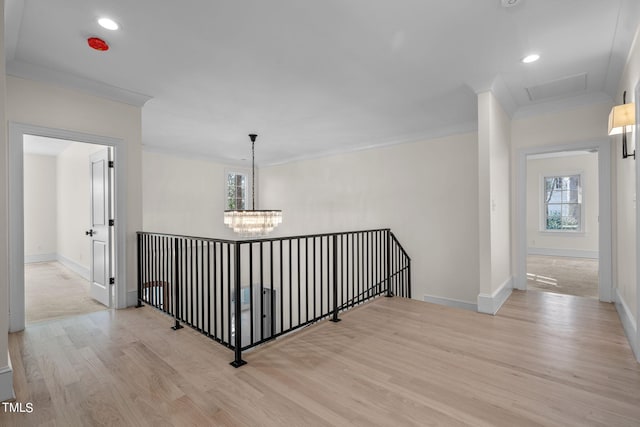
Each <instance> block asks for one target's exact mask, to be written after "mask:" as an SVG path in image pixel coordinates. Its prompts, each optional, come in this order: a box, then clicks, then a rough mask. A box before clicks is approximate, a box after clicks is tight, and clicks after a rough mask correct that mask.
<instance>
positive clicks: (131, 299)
mask: <svg viewBox="0 0 640 427" xmlns="http://www.w3.org/2000/svg"><path fill="white" fill-rule="evenodd" d="M136 305H138V291H137V290H135V291H127V307H134V306H136Z"/></svg>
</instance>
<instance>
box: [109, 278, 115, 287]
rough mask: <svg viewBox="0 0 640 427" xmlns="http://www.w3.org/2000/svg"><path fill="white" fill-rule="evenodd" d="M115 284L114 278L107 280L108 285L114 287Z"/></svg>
mask: <svg viewBox="0 0 640 427" xmlns="http://www.w3.org/2000/svg"><path fill="white" fill-rule="evenodd" d="M115 283H116V278H115V277H110V278H109V284H110V285H115Z"/></svg>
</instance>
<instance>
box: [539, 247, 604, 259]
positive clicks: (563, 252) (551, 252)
mask: <svg viewBox="0 0 640 427" xmlns="http://www.w3.org/2000/svg"><path fill="white" fill-rule="evenodd" d="M527 254H528V255H546V256H563V257H570V258H591V259H598V258H599V257H600V254H599V253H598V251H582V250H579V249H550V248H527Z"/></svg>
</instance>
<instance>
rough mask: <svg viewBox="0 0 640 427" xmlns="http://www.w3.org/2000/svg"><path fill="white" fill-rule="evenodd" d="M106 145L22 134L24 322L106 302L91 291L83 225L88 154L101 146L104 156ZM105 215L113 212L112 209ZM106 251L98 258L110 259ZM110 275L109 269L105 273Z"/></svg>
mask: <svg viewBox="0 0 640 427" xmlns="http://www.w3.org/2000/svg"><path fill="white" fill-rule="evenodd" d="M112 151H113V148H111V147H105V146H103V145H100V144H87V143H83V142H77V141H70V140H61V139H55V138H48V137H41V136H36V135H29V134H25V135H24V136H23V153H24V154H23V177H24V193H23V194H24V254H25V266H24V285H25V286H24V291H25V321H26V323H27V324H29V323H33V322H39V321H45V320H52V319H58V318H63V317H68V316H72V315H78V314H86V313H91V312H95V311H100V310H105V309H107V308H109V306H110V299H107V300H106V301H102V302H101V301H98V300H97V299H96V298H94V297H93V296H92V295H91V293H92V289H91V287H92V280H91V277H92V275H93V270H94V265H93V264H92V260H93V257H92V255H93V254H92V249H93V248H92V245H91V243H92V239H91V238H90V236H88V233H89V231H88V230H91V229H92V227H93V221H91V219H92V218H91V216H92V211H93V210H94V203H92V198H93V194H92V193H93V191H92V190H93V188H94V184H93V180H92V176H91V175H92V171H91V168H92V162H91V158H92V156H95V153H100V152H107V156H109V157H110V155H109V154H108V153H110V152H112ZM107 179H109V180H110V181H112V180H113V176H111V174H108V175H107ZM108 184H110V183H108ZM107 188H113V186H112V185H108V187H107ZM102 191H103V190H102V189H100V191H98V193H99V194H97V196H98V197H109V198H110V200H109V203H108V206H113V202H112V200H111V197H112V196H111V194H104V195H103V194H102ZM107 193H112V192H111V191H107ZM109 218H113V212H110V215H109ZM103 222H104V221H103ZM106 232H109V233H110V232H111V231H110V230H108V229H107V230H106ZM109 237H110V240H112V236H109ZM106 255H108V258H107V257H103V258H105V260H106V262H107V263H108V265H109V266H111V265H113V262H111V260H112V259H113V257H112V254H111V253H109V254H106ZM99 268H103V267H101V266H99ZM98 273H100V272H98ZM112 276H113V273H112V272H111V271H109V272H108V277H112ZM109 291H111V289H109Z"/></svg>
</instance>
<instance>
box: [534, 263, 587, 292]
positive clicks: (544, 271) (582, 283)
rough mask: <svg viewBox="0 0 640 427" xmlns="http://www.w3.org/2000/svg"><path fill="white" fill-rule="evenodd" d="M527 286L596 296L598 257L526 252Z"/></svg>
mask: <svg viewBox="0 0 640 427" xmlns="http://www.w3.org/2000/svg"><path fill="white" fill-rule="evenodd" d="M527 289H530V290H538V291H545V292H555V293H558V294H567V295H575V296H579V297H589V298H598V260H597V259H589V258H569V257H553V256H542V255H529V256H527Z"/></svg>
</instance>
